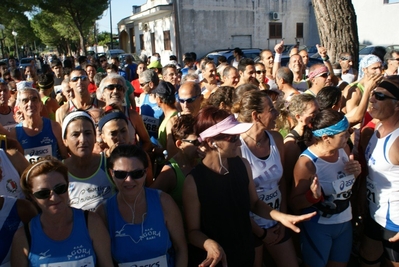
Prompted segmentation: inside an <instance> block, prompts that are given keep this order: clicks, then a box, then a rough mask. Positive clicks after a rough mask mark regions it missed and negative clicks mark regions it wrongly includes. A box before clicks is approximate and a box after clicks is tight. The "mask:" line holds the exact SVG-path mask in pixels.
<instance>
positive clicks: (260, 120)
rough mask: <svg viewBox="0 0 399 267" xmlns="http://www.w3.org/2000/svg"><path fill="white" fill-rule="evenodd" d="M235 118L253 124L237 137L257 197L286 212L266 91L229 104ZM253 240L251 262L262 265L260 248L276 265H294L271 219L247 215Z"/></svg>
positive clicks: (283, 234) (286, 239) (287, 242)
mask: <svg viewBox="0 0 399 267" xmlns="http://www.w3.org/2000/svg"><path fill="white" fill-rule="evenodd" d="M233 112H235V113H238V117H237V120H238V121H240V122H246V123H252V124H253V126H252V127H251V128H250V129H249V130H248V131H247V132H245V133H242V134H241V136H240V141H241V146H240V149H241V150H240V152H241V153H240V154H241V156H242V157H243V158H245V159H246V160H248V162H249V164H250V166H251V171H252V178H253V181H254V184H255V189H256V192H257V194H258V197H259V199H261V200H262V201H263V202H265V203H266V204H268V205H269V206H271V207H272V208H274V209H275V210H279V211H282V212H287V195H286V188H285V179H284V177H283V165H282V162H283V159H284V151H283V139H282V137H281V134H280V133H279V132H277V131H272V129H274V128H275V125H276V119H277V116H278V111H277V110H276V109H275V108H274V106H273V103H272V101H271V99H270V98H269V97H268V95H267V94H266V91H250V92H247V93H245V94H244V95H243V97H242V99H241V101H240V102H238V103H237V104H236V105H235V106H234V107H233ZM251 224H252V232H253V235H254V239H255V252H256V254H255V255H256V257H255V264H254V266H262V258H263V251H268V252H269V253H270V255H271V256H272V257H273V259H274V262H275V263H276V265H277V266H298V262H297V258H296V254H295V250H294V247H293V244H292V240H291V236H290V234H289V232H288V230H287V229H286V228H285V227H284V226H282V225H281V224H279V223H277V222H276V221H274V220H266V219H264V218H261V217H259V216H257V215H255V214H253V213H252V214H251Z"/></svg>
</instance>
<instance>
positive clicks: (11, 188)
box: [6, 179, 18, 193]
mask: <svg viewBox="0 0 399 267" xmlns="http://www.w3.org/2000/svg"><path fill="white" fill-rule="evenodd" d="M6 188H7V191H8V192H10V193H15V192H16V191H17V189H18V184H17V183H16V182H15V181H14V180H11V179H8V180H7V183H6Z"/></svg>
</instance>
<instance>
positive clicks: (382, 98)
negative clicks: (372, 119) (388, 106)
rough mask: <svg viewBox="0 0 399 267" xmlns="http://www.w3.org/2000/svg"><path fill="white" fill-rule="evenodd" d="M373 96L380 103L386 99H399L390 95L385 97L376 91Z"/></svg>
mask: <svg viewBox="0 0 399 267" xmlns="http://www.w3.org/2000/svg"><path fill="white" fill-rule="evenodd" d="M371 95H372V96H374V98H375V99H376V100H378V101H384V100H386V99H393V100H398V99H396V98H395V97H392V96H388V95H384V94H383V93H381V92H375V91H374V92H372V93H371Z"/></svg>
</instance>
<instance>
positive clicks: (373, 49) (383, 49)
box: [359, 45, 399, 61]
mask: <svg viewBox="0 0 399 267" xmlns="http://www.w3.org/2000/svg"><path fill="white" fill-rule="evenodd" d="M392 50H399V45H368V46H366V47H364V48H363V49H362V50H360V51H359V61H360V60H361V59H362V58H363V57H364V56H365V55H370V54H374V55H376V56H379V57H382V58H384V56H385V54H386V53H388V52H391V51H392Z"/></svg>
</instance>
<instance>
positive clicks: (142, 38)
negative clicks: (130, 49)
mask: <svg viewBox="0 0 399 267" xmlns="http://www.w3.org/2000/svg"><path fill="white" fill-rule="evenodd" d="M140 49H141V50H145V45H144V34H140Z"/></svg>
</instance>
